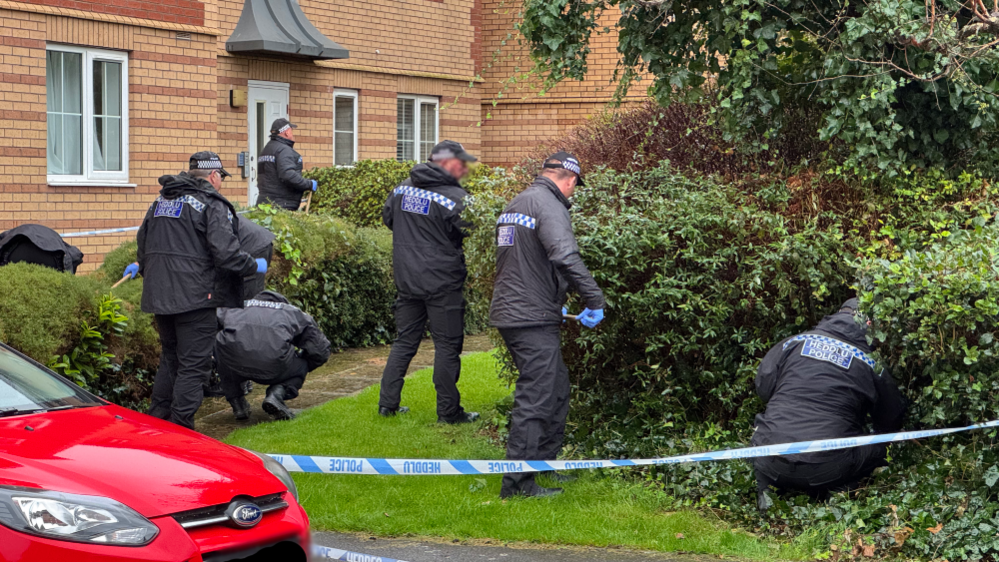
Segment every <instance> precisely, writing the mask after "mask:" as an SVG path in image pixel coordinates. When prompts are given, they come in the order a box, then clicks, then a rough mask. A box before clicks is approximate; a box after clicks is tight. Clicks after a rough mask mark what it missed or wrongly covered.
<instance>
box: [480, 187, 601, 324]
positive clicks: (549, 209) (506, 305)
mask: <svg viewBox="0 0 999 562" xmlns="http://www.w3.org/2000/svg"><path fill="white" fill-rule="evenodd" d="M570 205H571V204H570V203H569V200H568V199H566V198H565V196H564V195H562V192H561V191H559V189H558V187H557V186H556V185H555V182H553V181H551V180H550V179H548V178H544V177H539V178H537V179H536V180H534V183H532V184H531V185H530V187H528V188H527V189H525V190H524V192H523V193H521V194H520V195H518V196H516V197H514V199H513V201H510V204H509V205H507V206H506V209H505V210H504V211H503V214H502V215H500V218H499V222H498V223H497V225H496V245H497V248H496V282H495V287H494V289H493V302H492V306H491V308H490V310H489V321H490V323H491V324H492V325H493V326H495V327H497V328H526V327H530V326H545V325H552V324H561V323H562V306H563V305H564V304H565V301H566V293H567V291H568V289H569V288H570V287H571V288H573V289H575V290H576V292H578V293H579V295H580V296H581V297H582V299H583V302H585V303H586V307H587V308H590V309H593V310H596V309H600V308H603V307H604V294H603V292H602V291H601V290H600V287H598V286H597V282H596V281H594V280H593V276H591V275H590V272H589V270H588V269H586V265H585V264H584V263H583V258H581V257H580V255H579V246H577V245H576V237H575V236H574V235H573V233H572V223H571V222H570V221H569V207H570Z"/></svg>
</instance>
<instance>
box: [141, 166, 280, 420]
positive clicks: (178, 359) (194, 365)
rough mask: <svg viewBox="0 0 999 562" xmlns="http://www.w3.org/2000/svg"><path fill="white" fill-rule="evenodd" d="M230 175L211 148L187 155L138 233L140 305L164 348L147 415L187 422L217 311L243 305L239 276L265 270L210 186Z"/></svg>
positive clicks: (206, 368) (204, 373)
mask: <svg viewBox="0 0 999 562" xmlns="http://www.w3.org/2000/svg"><path fill="white" fill-rule="evenodd" d="M228 176H229V173H228V172H226V171H225V170H224V169H223V168H222V161H221V160H220V159H219V157H218V155H217V154H215V153H214V152H199V153H197V154H195V155H193V156H191V161H190V171H188V172H186V173H185V172H181V173H180V174H178V175H176V176H163V177H161V178H160V180H159V181H160V185H162V186H163V189H161V190H160V196H159V197H157V198H156V201H154V202H153V204H152V205H151V206H150V207H149V211H148V212H147V213H146V218H145V220H143V221H142V226H141V227H140V228H139V233H138V236H137V242H138V264H139V265H138V272H139V273H140V274H142V276H143V277H144V278H145V282H144V284H143V287H142V311H143V312H147V313H150V314H154V315H155V317H156V326H157V328H158V329H159V332H160V343H161V345H162V348H163V350H162V353H161V355H160V366H159V370H158V371H157V372H156V381H155V383H154V384H153V396H152V404H151V406H150V408H149V414H150V415H152V416H155V417H158V418H161V419H165V420H170V421H172V422H174V423H176V424H178V425H182V426H184V427H187V428H193V427H194V414H195V412H197V411H198V408H199V407H200V406H201V400H202V398H203V395H202V385H203V384H204V383H205V382H207V381H208V379H209V377H210V375H211V370H212V348H213V347H214V342H215V331H216V326H217V322H216V319H215V309H216V308H218V307H239V306H242V305H243V298H242V297H243V277H244V276H247V275H250V274H252V273H254V272H261V273H262V272H263V271H266V268H267V262H265V261H264V260H256V261H254V259H253V258H252V257H250V255H249V254H247V253H246V252H243V251H241V250H240V246H239V217H238V216H237V215H236V213H235V212H234V210H233V207H232V205H231V204H230V203H229V201H227V200H226V199H225V197H222V195H221V194H219V193H218V191H216V190H217V189H218V188H219V187H220V186H221V185H222V180H223V178H226V177H228Z"/></svg>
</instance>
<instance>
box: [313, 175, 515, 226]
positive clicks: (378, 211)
mask: <svg viewBox="0 0 999 562" xmlns="http://www.w3.org/2000/svg"><path fill="white" fill-rule="evenodd" d="M415 165H416V162H398V161H396V160H361V161H359V162H357V163H355V164H354V165H353V166H352V167H349V168H344V167H332V168H313V169H311V170H309V171H308V172H306V173H305V174H304V175H305V177H307V178H309V179H314V180H316V181H317V182H318V183H319V190H318V191H317V192H316V194H315V195H313V196H312V207H311V208H312V209H314V210H315V211H317V212H319V213H322V214H327V215H330V216H334V217H339V218H342V219H345V220H347V221H349V222H350V223H352V224H355V225H357V226H361V227H378V226H381V225H382V206H383V205H384V204H385V200H386V199H388V196H389V194H390V193H391V192H392V190H393V189H395V187H396V186H397V185H399V184H400V183H402V182H403V181H404V180H405V179H406V178H408V177H409V171H410V170H411V169H412V168H413V166H415ZM511 182H512V177H511V176H510V175H509V174H507V172H506V171H504V170H502V169H500V168H490V167H488V166H484V165H481V164H479V165H473V166H472V167H471V168H470V170H469V174H468V176H467V177H466V178H465V179H463V180H462V185H463V186H464V187H465V190H466V191H468V192H469V193H472V194H476V193H481V192H504V193H505V192H508V190H509V189H511V188H512V187H513V185H512V183H511Z"/></svg>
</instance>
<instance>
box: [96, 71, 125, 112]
mask: <svg viewBox="0 0 999 562" xmlns="http://www.w3.org/2000/svg"><path fill="white" fill-rule="evenodd" d="M94 115H110V116H115V117H121V64H120V63H116V62H105V61H94Z"/></svg>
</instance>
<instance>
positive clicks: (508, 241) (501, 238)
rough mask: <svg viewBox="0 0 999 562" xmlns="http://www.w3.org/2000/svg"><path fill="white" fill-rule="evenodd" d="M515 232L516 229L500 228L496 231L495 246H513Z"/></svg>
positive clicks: (511, 227)
mask: <svg viewBox="0 0 999 562" xmlns="http://www.w3.org/2000/svg"><path fill="white" fill-rule="evenodd" d="M516 232H517V227H515V226H513V225H510V226H501V227H499V228H498V229H497V231H496V245H497V246H513V236H514V234H516Z"/></svg>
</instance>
